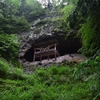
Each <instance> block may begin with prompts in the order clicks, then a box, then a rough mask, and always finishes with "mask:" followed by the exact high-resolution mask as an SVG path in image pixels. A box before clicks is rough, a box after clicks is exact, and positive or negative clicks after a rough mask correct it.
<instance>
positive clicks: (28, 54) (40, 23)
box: [19, 17, 81, 63]
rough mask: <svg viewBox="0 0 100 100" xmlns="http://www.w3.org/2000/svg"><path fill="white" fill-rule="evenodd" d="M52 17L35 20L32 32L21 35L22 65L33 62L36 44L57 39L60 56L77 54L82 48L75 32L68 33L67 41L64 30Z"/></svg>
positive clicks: (20, 53) (20, 59) (20, 55)
mask: <svg viewBox="0 0 100 100" xmlns="http://www.w3.org/2000/svg"><path fill="white" fill-rule="evenodd" d="M53 18H54V17H53ZM53 18H51V17H45V18H44V19H38V20H35V21H34V22H33V23H31V25H30V26H31V27H30V30H29V31H28V32H23V33H22V34H20V43H21V46H20V50H19V61H20V62H21V63H25V62H30V63H31V62H33V58H34V57H33V55H34V46H33V44H34V43H37V42H42V41H45V42H46V41H48V40H51V39H56V40H57V41H58V42H59V45H58V47H57V49H58V51H59V54H60V56H63V55H65V54H70V53H76V52H77V50H78V49H79V48H80V47H81V43H80V39H79V38H75V37H74V35H73V30H70V31H69V32H68V36H67V39H65V34H66V33H64V32H63V30H61V29H60V28H59V27H58V23H55V22H54V21H52V20H53Z"/></svg>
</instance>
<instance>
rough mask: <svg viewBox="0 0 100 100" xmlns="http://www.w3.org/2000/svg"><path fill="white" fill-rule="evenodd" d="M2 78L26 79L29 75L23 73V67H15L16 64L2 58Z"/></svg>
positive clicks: (0, 64)
mask: <svg viewBox="0 0 100 100" xmlns="http://www.w3.org/2000/svg"><path fill="white" fill-rule="evenodd" d="M0 78H2V79H18V80H19V79H20V80H24V79H26V78H27V75H24V74H23V71H22V69H20V68H15V66H14V65H12V64H10V63H9V62H7V61H6V60H5V59H3V58H0Z"/></svg>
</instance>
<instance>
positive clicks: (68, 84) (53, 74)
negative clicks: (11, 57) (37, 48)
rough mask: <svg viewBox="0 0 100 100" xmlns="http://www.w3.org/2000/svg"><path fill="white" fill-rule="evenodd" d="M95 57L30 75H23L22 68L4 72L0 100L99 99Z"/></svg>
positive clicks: (99, 91)
mask: <svg viewBox="0 0 100 100" xmlns="http://www.w3.org/2000/svg"><path fill="white" fill-rule="evenodd" d="M97 58H98V57H97V56H96V59H95V58H94V60H87V61H85V62H83V63H79V64H74V65H73V64H72V65H71V64H70V66H69V65H62V66H55V65H53V66H51V67H50V68H47V69H44V68H39V69H36V70H35V71H34V73H33V74H31V75H26V74H23V72H22V70H21V69H17V70H18V71H12V74H11V73H10V72H9V71H8V70H5V72H7V74H6V75H7V76H5V78H3V75H2V77H1V78H0V100H99V98H100V86H99V84H100V74H99V71H100V68H99V66H100V62H99V60H98V59H97ZM2 62H3V61H2ZM3 63H4V64H3ZM3 63H2V66H6V64H5V63H6V62H3ZM7 68H8V69H9V68H10V66H9V64H8V67H7ZM12 70H13V69H12ZM14 70H15V69H14Z"/></svg>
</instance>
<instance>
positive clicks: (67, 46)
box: [24, 37, 81, 62]
mask: <svg viewBox="0 0 100 100" xmlns="http://www.w3.org/2000/svg"><path fill="white" fill-rule="evenodd" d="M54 43H57V51H58V52H59V55H60V56H63V55H65V54H72V53H77V51H78V50H79V48H81V43H80V40H79V39H73V40H70V39H69V40H68V39H67V40H64V38H62V37H58V38H57V39H52V40H50V39H49V40H46V41H45V40H44V41H43V40H42V41H37V42H35V43H33V44H32V46H31V48H30V49H28V50H27V52H26V53H25V55H24V58H25V60H26V61H28V62H33V60H34V48H38V47H39V48H40V47H41V46H42V47H45V46H47V45H51V44H54ZM50 58H54V55H50ZM43 59H48V58H47V57H46V56H44V57H42V60H43ZM35 61H40V58H36V59H35Z"/></svg>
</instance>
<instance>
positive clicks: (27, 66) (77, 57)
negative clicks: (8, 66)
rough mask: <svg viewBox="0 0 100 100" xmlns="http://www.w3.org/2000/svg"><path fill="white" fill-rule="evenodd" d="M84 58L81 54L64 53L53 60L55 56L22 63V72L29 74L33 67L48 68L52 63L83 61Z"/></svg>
mask: <svg viewBox="0 0 100 100" xmlns="http://www.w3.org/2000/svg"><path fill="white" fill-rule="evenodd" d="M85 60H86V58H85V57H83V56H82V55H81V54H77V53H76V54H66V55H64V56H59V57H57V59H56V60H55V58H53V59H50V60H48V59H45V60H42V61H41V62H40V61H35V62H31V63H30V62H25V63H24V67H23V68H24V72H25V73H27V74H30V73H32V72H33V71H34V69H35V68H39V67H44V68H48V67H50V66H52V65H62V64H66V65H67V63H69V62H71V63H79V62H83V61H85Z"/></svg>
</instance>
